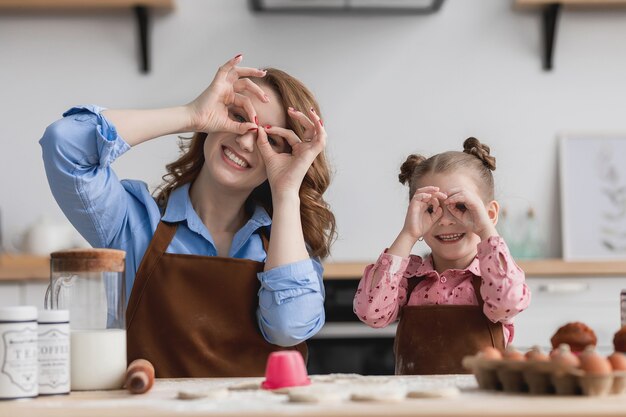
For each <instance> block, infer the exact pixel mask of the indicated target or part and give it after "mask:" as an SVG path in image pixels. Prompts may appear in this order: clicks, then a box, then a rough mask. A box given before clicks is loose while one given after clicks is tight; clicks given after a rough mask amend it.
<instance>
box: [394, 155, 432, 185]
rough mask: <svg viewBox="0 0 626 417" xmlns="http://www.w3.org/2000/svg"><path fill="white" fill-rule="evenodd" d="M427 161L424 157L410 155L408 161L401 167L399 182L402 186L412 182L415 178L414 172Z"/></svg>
mask: <svg viewBox="0 0 626 417" xmlns="http://www.w3.org/2000/svg"><path fill="white" fill-rule="evenodd" d="M425 160H426V158H425V157H423V156H422V155H415V154H412V155H409V156H408V158H406V161H404V163H403V164H402V166H401V167H400V174H398V180H400V183H401V184H406V183H407V182H409V181H410V180H411V177H412V176H413V171H415V167H416V166H418V165H419V164H421V163H422V162H424V161H425Z"/></svg>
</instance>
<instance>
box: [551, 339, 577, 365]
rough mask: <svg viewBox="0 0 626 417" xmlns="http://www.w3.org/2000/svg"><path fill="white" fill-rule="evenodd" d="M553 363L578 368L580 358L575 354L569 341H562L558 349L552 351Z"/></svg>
mask: <svg viewBox="0 0 626 417" xmlns="http://www.w3.org/2000/svg"><path fill="white" fill-rule="evenodd" d="M550 359H551V360H552V363H554V364H555V365H557V366H559V367H562V368H578V367H579V366H580V359H579V358H578V356H576V355H574V354H573V353H572V351H571V349H570V347H569V345H568V344H567V343H562V344H560V345H559V347H558V348H557V349H554V350H553V351H552V352H550Z"/></svg>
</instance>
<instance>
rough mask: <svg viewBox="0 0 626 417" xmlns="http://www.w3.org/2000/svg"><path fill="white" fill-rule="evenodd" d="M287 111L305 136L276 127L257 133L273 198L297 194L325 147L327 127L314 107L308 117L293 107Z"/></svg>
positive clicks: (262, 129) (262, 128) (258, 144)
mask: <svg viewBox="0 0 626 417" xmlns="http://www.w3.org/2000/svg"><path fill="white" fill-rule="evenodd" d="M288 114H289V116H290V117H291V118H293V119H295V121H296V122H297V123H300V124H301V125H302V126H303V128H304V133H303V135H302V136H303V137H302V138H299V137H298V135H296V133H295V132H294V131H293V130H290V129H284V128H282V127H275V126H264V127H262V126H261V127H259V131H258V134H257V142H256V143H257V147H258V148H259V152H260V154H261V157H262V158H263V161H264V162H265V169H266V170H267V179H268V181H269V183H270V187H271V189H272V196H273V198H276V197H279V196H282V195H285V194H289V193H291V194H295V195H296V196H297V195H298V191H299V190H300V186H301V185H302V180H303V179H304V176H305V174H306V172H307V171H308V169H309V168H310V167H311V164H313V161H314V160H315V158H317V155H319V154H320V153H321V152H322V151H323V150H324V147H326V137H327V135H326V129H324V125H323V124H322V120H321V119H320V118H319V116H318V115H317V113H315V110H314V109H312V108H311V109H310V110H309V111H308V116H307V115H305V114H304V113H302V112H300V111H297V110H295V109H293V108H289V109H288ZM270 142H271V143H270ZM289 150H290V151H289ZM281 151H284V152H281Z"/></svg>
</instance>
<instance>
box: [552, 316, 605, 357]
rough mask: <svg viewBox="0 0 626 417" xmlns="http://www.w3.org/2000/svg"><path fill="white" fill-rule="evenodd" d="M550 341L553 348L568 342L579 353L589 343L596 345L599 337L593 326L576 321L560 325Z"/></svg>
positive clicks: (573, 350)
mask: <svg viewBox="0 0 626 417" xmlns="http://www.w3.org/2000/svg"><path fill="white" fill-rule="evenodd" d="M550 343H552V348H553V349H557V348H558V347H559V346H560V345H561V344H563V343H565V344H568V345H569V347H570V349H571V350H572V352H577V353H578V352H582V351H583V350H585V348H586V347H587V346H589V345H593V346H596V344H597V343H598V338H597V337H596V334H595V332H594V331H593V329H592V328H591V327H589V326H587V325H586V324H585V323H581V322H579V321H576V322H572V323H567V324H566V325H564V326H561V327H559V329H558V330H557V331H556V332H555V333H554V335H553V336H552V338H551V339H550Z"/></svg>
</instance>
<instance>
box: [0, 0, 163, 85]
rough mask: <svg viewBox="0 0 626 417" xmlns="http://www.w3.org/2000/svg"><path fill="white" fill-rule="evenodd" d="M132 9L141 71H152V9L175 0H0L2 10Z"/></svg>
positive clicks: (160, 7) (161, 7)
mask: <svg viewBox="0 0 626 417" xmlns="http://www.w3.org/2000/svg"><path fill="white" fill-rule="evenodd" d="M112 9H132V10H133V11H134V14H135V19H136V21H137V30H138V36H139V44H140V53H141V55H140V71H141V72H142V73H144V74H146V73H148V72H150V36H149V28H150V10H152V9H160V10H164V11H171V10H173V9H174V0H54V1H53V0H0V13H1V12H2V10H16V11H35V10H89V11H96V10H112Z"/></svg>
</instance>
